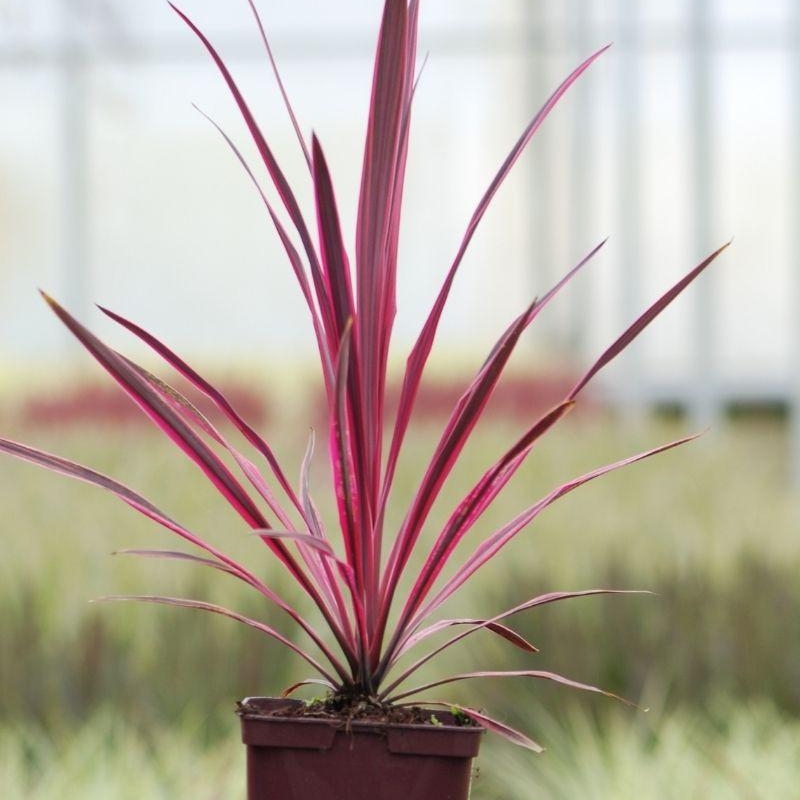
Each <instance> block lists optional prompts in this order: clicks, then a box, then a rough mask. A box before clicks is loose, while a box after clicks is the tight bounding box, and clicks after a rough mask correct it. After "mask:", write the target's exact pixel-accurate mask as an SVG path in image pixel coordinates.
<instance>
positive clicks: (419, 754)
mask: <svg viewBox="0 0 800 800" xmlns="http://www.w3.org/2000/svg"><path fill="white" fill-rule="evenodd" d="M295 703H298V704H299V703H300V701H299V700H279V699H273V698H269V697H256V698H252V697H250V698H248V699H247V700H245V701H244V702H243V703H242V706H243V708H244V709H245V710H242V711H240V712H239V713H240V716H241V719H242V741H243V742H244V743H245V744H246V745H247V797H248V800H467V798H468V796H469V784H470V773H471V766H472V759H473V758H474V757H475V756H476V755H477V754H478V748H479V747H480V739H481V734H482V733H483V729H482V728H479V727H459V726H457V725H454V724H453V722H454V719H453V716H452V715H451V714H449V713H447V712H438V711H437V712H435V713H436V718H437V720H438V721H439V722H440V723H441V724H440V725H395V724H388V725H387V724H384V723H378V722H361V721H353V722H350V723H349V724H348V725H347V726H345V725H344V724H343V723H342V722H338V721H336V720H328V719H313V718H309V717H285V716H284V717H282V716H269V714H274V713H275V712H276V711H277V710H278V709H281V708H284V709H285V708H286V707H287V706H291V705H293V704H295Z"/></svg>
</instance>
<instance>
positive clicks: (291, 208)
mask: <svg viewBox="0 0 800 800" xmlns="http://www.w3.org/2000/svg"><path fill="white" fill-rule="evenodd" d="M169 5H170V6H171V7H172V9H173V11H175V13H176V14H177V15H178V16H179V17H180V18H181V19H182V20H183V21H184V22H185V23H186V25H188V27H189V28H190V30H191V31H192V33H194V34H195V36H197V38H198V39H199V40H200V41H201V42H202V44H203V46H204V47H205V48H206V50H207V51H208V53H209V55H210V56H211V58H212V59H213V61H214V63H215V64H216V66H217V69H218V70H219V72H220V74H221V75H222V78H223V80H224V81H225V83H226V84H227V86H228V89H229V91H230V93H231V95H232V97H233V99H234V101H235V102H236V105H237V106H238V108H239V112H240V113H241V115H242V118H243V119H244V121H245V124H246V125H247V129H248V130H249V132H250V135H251V137H252V139H253V142H254V143H255V145H256V149H257V150H258V152H259V155H260V156H261V159H262V160H263V162H264V165H265V166H266V168H267V171H268V172H269V175H270V178H271V179H272V182H273V184H274V186H275V188H276V189H277V191H278V194H279V195H280V198H281V200H282V201H283V204H284V207H285V208H286V211H287V212H288V214H289V218H290V219H291V220H292V223H293V224H294V226H295V228H296V230H297V232H298V234H299V236H300V241H301V242H302V243H303V248H304V250H305V252H306V256H307V257H308V260H309V264H310V265H311V277H312V279H313V280H314V285H315V288H316V291H317V300H318V301H319V304H320V308H321V311H322V318H323V320H324V321H325V322H326V324H327V322H328V321H330V299H329V298H328V297H327V296H326V294H325V288H324V283H323V281H322V274H321V270H320V265H319V259H318V257H317V254H316V251H315V250H314V244H313V242H312V240H311V236H310V234H309V232H308V226H307V225H306V223H305V220H304V219H303V214H302V212H301V211H300V206H299V205H298V203H297V199H296V198H295V195H294V192H292V189H291V187H290V186H289V183H288V181H287V180H286V176H285V175H284V174H283V172H282V170H281V168H280V166H278V162H277V161H276V160H275V156H274V155H273V153H272V150H271V149H270V147H269V145H268V144H267V140H266V139H265V138H264V134H263V133H262V131H261V128H260V127H259V125H258V123H257V122H256V120H255V117H254V116H253V114H252V112H251V111H250V108H249V106H248V105H247V102H246V101H245V99H244V97H243V95H242V93H241V92H240V91H239V87H238V86H237V84H236V81H234V79H233V76H232V75H231V73H230V70H229V69H228V68H227V66H226V65H225V62H224V61H223V60H222V58H221V57H220V55H219V53H218V52H217V51H216V49H215V48H214V46H213V45H212V44H211V42H210V41H209V40H208V39H207V38H206V36H205V34H203V32H202V31H201V30H200V29H199V28H198V27H197V26H196V25H195V24H194V22H192V20H191V19H189V17H187V16H186V14H184V13H183V12H182V11H181V10H180V9H179V8H178V7H177V6H175V5H174V4H173V3H171V2H170V3H169Z"/></svg>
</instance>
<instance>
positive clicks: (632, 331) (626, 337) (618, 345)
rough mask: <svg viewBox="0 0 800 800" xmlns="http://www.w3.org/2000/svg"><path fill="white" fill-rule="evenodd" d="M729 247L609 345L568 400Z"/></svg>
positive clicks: (695, 270)
mask: <svg viewBox="0 0 800 800" xmlns="http://www.w3.org/2000/svg"><path fill="white" fill-rule="evenodd" d="M729 246H730V242H728V243H727V244H724V245H722V247H720V248H719V249H718V250H715V251H714V252H713V253H712V254H711V255H710V256H708V257H707V258H706V259H704V260H703V261H701V262H700V264H698V265H697V266H696V267H695V268H694V269H693V270H692V271H691V272H689V273H688V274H687V275H685V276H684V277H683V278H681V280H679V281H678V282H677V283H676V284H675V285H674V286H673V287H672V288H671V289H670V290H669V291H668V292H666V293H665V294H663V295H662V296H661V297H660V298H659V299H658V300H657V301H656V302H655V303H653V305H651V306H650V308H648V309H647V311H645V312H644V314H642V315H641V316H640V317H639V318H638V319H637V320H636V321H635V322H634V323H633V324H632V325H631V326H630V327H629V328H628V329H627V330H626V331H625V332H624V333H623V334H622V335H621V336H620V337H619V338H618V339H617V340H616V341H615V342H614V344H612V345H611V347H609V348H608V349H607V350H606V351H605V352H604V353H603V354H602V355H601V356H600V358H598V359H597V361H596V362H595V363H594V364H593V365H592V367H591V369H590V370H589V371H588V372H587V373H586V374H585V375H584V376H583V377H582V378H581V379H580V380H579V381H578V383H577V384H576V385H575V387H574V388H573V389H572V391H571V392H570V393H569V399H570V400H572V399H574V398H575V397H577V395H578V393H579V392H580V391H581V390H582V389H583V388H584V387H585V386H586V384H587V383H588V382H589V381H590V380H591V379H592V378H593V377H594V376H595V375H596V374H597V373H598V372H599V371H600V370H601V369H603V367H605V366H606V365H607V364H608V363H609V362H610V361H612V360H613V359H614V358H616V357H617V356H618V355H619V354H620V353H621V352H622V351H623V350H624V349H625V348H626V347H627V346H628V345H629V344H630V343H631V342H632V341H633V340H634V339H635V338H636V337H637V336H638V335H639V334H640V333H641V332H642V331H643V330H644V329H645V328H646V327H647V326H648V325H649V324H650V323H651V322H652V321H653V320H654V319H655V318H656V317H657V316H658V315H659V314H660V313H661V312H662V311H663V310H664V309H665V308H666V307H667V306H668V305H669V304H670V303H671V302H672V301H673V300H674V299H675V298H676V297H678V295H679V294H681V293H682V292H683V290H684V289H686V287H687V286H689V284H690V283H692V282H693V281H694V280H695V279H696V278H698V277H699V276H700V275H701V274H702V273H703V272H704V271H705V269H706V268H707V267H708V266H709V265H710V264H711V263H712V262H713V261H714V260H715V259H716V258H717V256H718V255H719V254H720V253H722V252H723V250H725V249H727V248H728V247H729Z"/></svg>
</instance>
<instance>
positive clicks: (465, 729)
mask: <svg viewBox="0 0 800 800" xmlns="http://www.w3.org/2000/svg"><path fill="white" fill-rule="evenodd" d="M259 700H270V701H273V702H276V703H284V704H286V705H299V704H302V702H303V701H302V700H296V699H294V698H290V697H262V696H253V697H245V698H244V699H243V700H241V701H240V704H239V708H238V709H237V712H236V713H237V714H238V715H239V717H241V719H242V720H243V721H244V720H247V721H248V722H250V721H252V722H270V723H273V722H276V723H291V724H302V725H313V724H320V723H322V724H323V725H327V726H329V727H331V728H335V729H337V730H348V731H349V730H358V731H361V732H363V733H368V732H370V733H372V732H375V733H378V732H381V731H385V730H389V729H391V730H397V731H420V732H426V733H427V732H430V733H434V732H437V731H440V732H442V733H444V732H452V733H467V734H472V735H478V734H484V733H486V728H484V727H483V726H482V725H478V724H473V725H448V724H447V723H444V722H442V723H440V724H438V725H436V724H424V723H410V722H379V721H375V720H363V719H354V720H350V721H349V722H348V721H347V720H344V719H337V718H335V717H282V716H273V715H270V714H259V713H258V712H251V711H244V710H242V706H245V705H246V704H248V703H250V702H252V701H259ZM420 707H421V708H424V707H425V706H424V705H421V706H420ZM430 711H431V714H435V713H437V712H435V711H434V710H433V709H430ZM438 714H440V715H441V716H445V717H452V714H451V712H449V711H440V712H438Z"/></svg>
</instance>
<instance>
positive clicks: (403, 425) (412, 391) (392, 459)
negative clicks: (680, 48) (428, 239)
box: [383, 45, 609, 494]
mask: <svg viewBox="0 0 800 800" xmlns="http://www.w3.org/2000/svg"><path fill="white" fill-rule="evenodd" d="M608 47H609V45H607V46H606V47H603V48H602V49H600V50H598V51H597V52H596V53H594V54H593V55H592V56H590V57H589V58H588V59H586V60H585V61H584V62H583V63H582V64H580V65H579V66H578V67H577V68H576V69H575V70H573V72H572V73H571V74H570V75H569V76H568V77H567V78H566V80H564V81H563V82H562V83H561V85H560V86H559V87H558V88H557V89H556V90H555V92H553V94H552V95H551V96H550V98H549V99H548V100H547V102H546V103H545V104H544V105H543V106H542V108H541V109H540V110H539V111H538V113H537V114H536V116H534V118H533V119H532V120H531V122H530V123H529V124H528V127H527V128H526V129H525V130H524V131H523V133H522V135H521V136H520V138H519V139H518V140H517V143H516V144H515V145H514V147H513V148H512V150H511V152H510V153H509V154H508V156H507V157H506V160H505V161H504V162H503V164H502V166H501V167H500V170H499V171H498V172H497V174H496V175H495V177H494V179H493V180H492V182H491V184H490V185H489V188H488V189H487V190H486V192H485V193H484V195H483V197H482V198H481V201H480V203H478V207H477V208H476V209H475V212H474V213H473V215H472V218H471V219H470V222H469V225H468V226H467V231H466V233H465V235H464V238H463V240H462V242H461V245H460V247H459V249H458V252H457V253H456V257H455V259H454V261H453V263H452V265H451V267H450V270H449V272H448V273H447V277H446V278H445V281H444V284H443V285H442V288H441V290H440V291H439V294H438V296H437V298H436V301H435V302H434V305H433V308H432V309H431V311H430V313H429V315H428V318H427V320H426V322H425V325H424V326H423V328H422V331H421V332H420V335H419V337H418V338H417V341H416V343H415V345H414V348H413V350H412V351H411V355H410V356H409V358H408V362H407V365H406V371H405V376H404V378H403V386H402V389H401V392H400V401H399V405H398V410H397V417H396V419H395V425H394V432H393V434H392V443H391V445H390V449H389V457H388V460H387V463H386V468H385V471H384V478H383V483H384V494H386V493H388V488H389V487H391V484H392V481H393V479H394V473H395V469H396V467H397V459H398V457H399V455H400V449H401V447H402V444H403V440H404V438H405V434H406V431H407V429H408V424H409V422H410V420H411V412H412V410H413V408H414V402H415V400H416V397H417V393H418V391H419V386H420V382H421V381H422V374H423V372H424V370H425V364H426V363H427V361H428V356H429V355H430V352H431V349H432V347H433V341H434V338H435V337H436V331H437V329H438V327H439V321H440V319H441V316H442V312H443V311H444V306H445V304H446V302H447V298H448V297H449V295H450V289H451V287H452V284H453V281H454V279H455V277H456V273H457V272H458V268H459V266H460V265H461V261H462V259H463V258H464V254H465V253H466V251H467V247H468V246H469V243H470V241H471V240H472V237H473V236H474V234H475V231H476V230H477V228H478V225H479V224H480V221H481V220H482V219H483V216H484V214H485V213H486V211H487V209H488V208H489V205H490V204H491V201H492V199H493V198H494V196H495V194H496V193H497V190H498V189H499V188H500V186H501V185H502V183H503V181H504V180H505V179H506V177H507V176H508V173H509V172H510V171H511V168H512V167H513V166H514V164H515V163H516V162H517V160H518V159H519V157H520V155H521V154H522V151H523V150H524V149H525V147H526V146H527V144H528V143H529V142H530V140H531V139H532V137H533V135H534V134H535V133H536V131H537V130H538V129H539V127H540V126H541V124H542V123H543V122H544V120H545V119H546V118H547V116H548V115H549V114H550V112H551V111H552V110H553V108H554V107H555V105H556V104H557V103H558V101H559V100H560V99H561V97H562V96H563V95H564V93H565V92H566V91H567V90H568V89H569V88H570V86H572V84H573V83H575V81H576V80H577V79H578V78H579V77H580V76H581V75H582V74H583V72H584V71H585V70H586V69H588V67H589V66H590V65H591V64H592V63H593V62H594V61H595V60H596V59H597V58H598V57H599V56H600V55H601V54H602V53H604V52H605V51H606V50H607V49H608Z"/></svg>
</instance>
